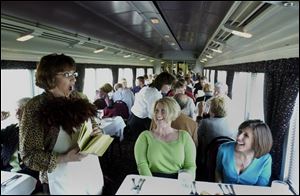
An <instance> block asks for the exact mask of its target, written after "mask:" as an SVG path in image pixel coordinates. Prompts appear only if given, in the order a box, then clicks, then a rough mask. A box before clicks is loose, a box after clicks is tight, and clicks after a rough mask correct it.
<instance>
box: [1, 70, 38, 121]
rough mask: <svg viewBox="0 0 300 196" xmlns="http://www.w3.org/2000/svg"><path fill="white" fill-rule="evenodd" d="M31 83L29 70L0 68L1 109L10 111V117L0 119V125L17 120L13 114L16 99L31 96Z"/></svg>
mask: <svg viewBox="0 0 300 196" xmlns="http://www.w3.org/2000/svg"><path fill="white" fill-rule="evenodd" d="M33 85H34V84H33V83H32V74H31V70H25V69H23V70H22V69H9V70H2V69H1V110H3V111H9V112H10V113H11V118H8V119H7V120H5V121H3V123H2V121H1V127H5V126H6V125H9V124H11V123H16V122H17V119H16V118H15V115H14V114H15V110H16V108H17V101H18V100H19V99H21V98H23V97H32V96H33ZM4 124H5V125H4Z"/></svg>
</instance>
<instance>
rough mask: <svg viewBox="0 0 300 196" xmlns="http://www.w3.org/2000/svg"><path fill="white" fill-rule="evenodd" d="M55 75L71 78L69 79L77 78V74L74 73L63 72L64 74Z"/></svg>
mask: <svg viewBox="0 0 300 196" xmlns="http://www.w3.org/2000/svg"><path fill="white" fill-rule="evenodd" d="M56 75H63V76H64V77H66V78H71V77H74V78H77V77H78V72H74V73H72V72H64V73H57V74H56Z"/></svg>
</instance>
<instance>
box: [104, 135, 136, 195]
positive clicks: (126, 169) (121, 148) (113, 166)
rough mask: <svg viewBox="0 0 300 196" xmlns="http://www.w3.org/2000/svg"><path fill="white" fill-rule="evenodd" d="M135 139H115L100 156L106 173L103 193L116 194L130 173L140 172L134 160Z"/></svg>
mask: <svg viewBox="0 0 300 196" xmlns="http://www.w3.org/2000/svg"><path fill="white" fill-rule="evenodd" d="M134 143H135V141H134V140H123V141H122V142H118V140H117V138H115V140H114V141H113V143H112V144H111V146H110V147H109V149H108V150H107V151H106V152H105V154H104V155H103V157H100V158H99V160H100V163H101V168H102V171H103V175H104V190H103V195H114V194H115V193H116V192H117V190H118V188H119V187H120V185H121V184H122V182H123V180H124V178H125V177H126V175H128V174H138V171H137V168H136V163H135V160H134V150H133V149H134Z"/></svg>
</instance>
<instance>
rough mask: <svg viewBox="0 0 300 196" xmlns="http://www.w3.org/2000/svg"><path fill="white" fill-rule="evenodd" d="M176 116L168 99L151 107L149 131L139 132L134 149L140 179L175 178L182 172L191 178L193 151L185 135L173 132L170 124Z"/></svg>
mask: <svg viewBox="0 0 300 196" xmlns="http://www.w3.org/2000/svg"><path fill="white" fill-rule="evenodd" d="M179 114H180V106H179V105H178V103H177V102H176V101H175V100H174V99H173V98H171V97H164V98H162V99H159V100H158V101H156V102H155V104H154V112H153V118H152V123H151V124H152V125H151V127H150V130H145V131H143V132H142V133H141V134H140V135H139V137H138V139H137V141H136V143H135V147H134V155H135V160H136V163H137V168H138V171H139V174H140V175H145V176H159V177H168V178H177V175H178V172H179V170H185V171H187V172H188V173H190V174H191V175H192V176H193V177H194V178H195V171H196V147H195V144H194V142H193V139H192V138H191V136H190V135H189V133H188V132H187V131H183V130H176V129H174V128H172V127H171V122H172V121H173V120H175V119H176V118H177V117H178V116H179Z"/></svg>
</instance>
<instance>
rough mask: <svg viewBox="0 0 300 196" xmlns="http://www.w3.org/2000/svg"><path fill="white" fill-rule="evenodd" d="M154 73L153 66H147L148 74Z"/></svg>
mask: <svg viewBox="0 0 300 196" xmlns="http://www.w3.org/2000/svg"><path fill="white" fill-rule="evenodd" d="M150 74H151V75H153V69H152V68H147V75H148V76H149V75H150Z"/></svg>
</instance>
